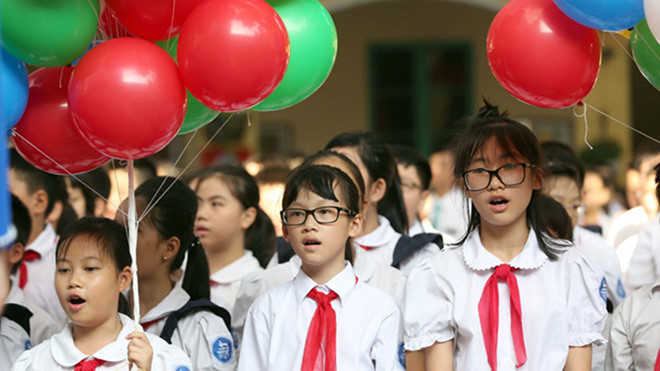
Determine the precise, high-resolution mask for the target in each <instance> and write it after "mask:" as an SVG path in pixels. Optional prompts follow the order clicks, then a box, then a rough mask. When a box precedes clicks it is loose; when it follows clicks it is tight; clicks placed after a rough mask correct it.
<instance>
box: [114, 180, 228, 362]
mask: <svg viewBox="0 0 660 371" xmlns="http://www.w3.org/2000/svg"><path fill="white" fill-rule="evenodd" d="M135 199H136V200H135V201H136V212H137V215H138V218H140V219H141V222H140V224H139V228H138V241H137V267H138V270H137V275H138V283H139V285H138V290H139V293H140V295H139V297H140V324H141V325H142V327H143V328H144V331H145V332H147V333H150V334H154V335H160V336H161V337H162V338H163V339H165V340H167V341H168V342H169V343H171V344H173V345H176V346H177V347H179V348H180V349H182V350H183V351H184V352H185V353H186V354H187V355H188V356H189V357H190V359H191V360H192V362H193V367H194V369H195V370H199V371H204V370H233V369H235V367H236V356H235V352H234V347H233V338H232V335H231V332H230V331H229V328H230V326H231V324H230V316H229V312H228V311H227V310H225V309H223V308H221V307H219V306H217V305H215V304H213V303H211V302H210V301H209V281H208V276H209V270H208V262H207V260H206V256H205V255H204V250H203V249H202V246H201V244H200V243H199V240H198V238H197V237H196V236H195V235H194V233H193V232H194V225H195V216H196V213H197V197H196V196H195V192H193V191H192V190H191V189H190V188H188V186H186V185H185V184H183V183H182V182H180V181H177V180H174V178H163V177H159V178H152V179H149V180H147V181H145V182H144V183H142V184H141V185H140V186H139V187H138V188H137V189H136V190H135ZM119 210H123V211H124V212H127V211H128V200H125V201H124V202H123V203H122V204H121V206H120V208H119ZM115 220H116V221H118V222H119V223H120V224H123V225H124V226H125V227H126V226H127V225H128V223H127V218H126V216H125V214H124V213H117V215H116V216H115ZM184 257H187V259H186V261H187V263H186V269H185V273H184V276H183V279H182V280H181V285H178V284H176V282H174V281H172V279H171V275H172V272H174V271H176V270H178V269H180V268H181V265H182V263H183V261H184ZM225 321H226V322H225Z"/></svg>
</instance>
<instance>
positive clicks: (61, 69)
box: [59, 66, 64, 89]
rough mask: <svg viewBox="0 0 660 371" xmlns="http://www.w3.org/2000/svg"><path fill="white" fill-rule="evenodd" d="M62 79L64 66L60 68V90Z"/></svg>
mask: <svg viewBox="0 0 660 371" xmlns="http://www.w3.org/2000/svg"><path fill="white" fill-rule="evenodd" d="M63 78H64V66H62V67H60V82H59V88H60V89H62V79H63Z"/></svg>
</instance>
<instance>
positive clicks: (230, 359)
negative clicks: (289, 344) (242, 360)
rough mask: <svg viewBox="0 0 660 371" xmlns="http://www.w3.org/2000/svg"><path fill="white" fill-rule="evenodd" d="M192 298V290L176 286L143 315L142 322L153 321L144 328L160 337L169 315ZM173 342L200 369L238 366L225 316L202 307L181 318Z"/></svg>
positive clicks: (198, 370) (231, 368)
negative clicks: (189, 293) (221, 316)
mask: <svg viewBox="0 0 660 371" xmlns="http://www.w3.org/2000/svg"><path fill="white" fill-rule="evenodd" d="M189 300H190V296H189V295H188V293H187V292H186V291H185V290H183V289H182V288H180V287H177V286H175V287H174V288H173V289H172V291H170V293H169V294H168V295H167V296H166V297H165V298H164V299H163V300H162V301H161V302H160V303H158V305H156V306H155V307H153V308H151V310H150V311H149V312H147V313H146V314H145V315H144V316H143V317H142V318H140V324H142V325H144V324H146V323H150V326H148V327H147V328H145V330H144V331H145V332H147V333H150V334H154V335H156V336H160V334H161V333H162V332H163V328H164V327H165V322H166V320H167V317H168V316H169V315H170V314H171V313H172V312H175V311H176V310H178V309H179V308H181V307H183V306H184V305H185V304H186V303H187V302H188V301H189ZM154 321H155V322H154ZM172 345H176V346H177V347H179V348H180V349H183V351H184V352H185V353H186V354H187V355H188V356H189V357H190V359H191V360H192V362H193V366H194V369H195V370H196V371H205V370H234V369H235V368H236V352H235V349H234V346H233V338H232V335H231V332H229V329H227V326H226V325H225V323H224V321H223V320H222V318H220V317H218V316H217V315H215V314H213V313H211V312H209V311H205V310H199V311H196V312H194V313H191V314H188V315H186V316H185V317H183V318H181V319H180V320H179V322H178V324H177V328H176V330H174V333H173V334H172Z"/></svg>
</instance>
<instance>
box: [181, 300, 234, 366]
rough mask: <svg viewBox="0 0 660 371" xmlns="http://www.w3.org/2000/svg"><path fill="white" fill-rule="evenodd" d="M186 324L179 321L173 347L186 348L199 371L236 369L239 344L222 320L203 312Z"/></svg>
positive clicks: (195, 315)
mask: <svg viewBox="0 0 660 371" xmlns="http://www.w3.org/2000/svg"><path fill="white" fill-rule="evenodd" d="M190 318H191V319H190V321H186V322H187V323H186V324H182V323H181V322H179V326H180V327H182V329H181V332H180V333H179V331H178V330H179V329H177V335H178V336H176V337H173V338H172V344H174V345H177V346H178V347H179V348H181V349H184V350H185V352H186V354H188V356H189V357H190V359H191V360H192V362H193V365H194V369H195V370H198V371H211V370H234V369H235V368H236V363H237V361H236V359H237V356H236V345H235V343H234V340H233V337H232V334H231V332H230V331H229V329H227V326H226V325H225V322H224V321H223V320H222V318H221V317H218V316H217V315H215V314H213V313H211V312H207V311H199V312H197V313H195V314H194V315H193V316H191V317H190Z"/></svg>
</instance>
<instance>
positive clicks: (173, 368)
mask: <svg viewBox="0 0 660 371" xmlns="http://www.w3.org/2000/svg"><path fill="white" fill-rule="evenodd" d="M147 337H148V338H149V342H150V343H151V346H152V348H153V350H154V355H153V358H152V360H151V369H152V370H164V371H191V370H196V369H195V368H193V366H192V362H190V358H188V356H187V355H186V353H184V352H183V350H181V349H179V347H177V346H174V345H171V344H168V343H166V342H165V341H164V340H162V339H161V338H159V337H157V336H154V335H151V334H147Z"/></svg>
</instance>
